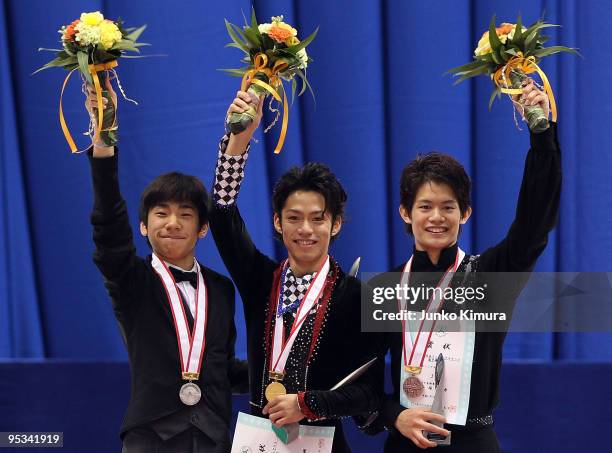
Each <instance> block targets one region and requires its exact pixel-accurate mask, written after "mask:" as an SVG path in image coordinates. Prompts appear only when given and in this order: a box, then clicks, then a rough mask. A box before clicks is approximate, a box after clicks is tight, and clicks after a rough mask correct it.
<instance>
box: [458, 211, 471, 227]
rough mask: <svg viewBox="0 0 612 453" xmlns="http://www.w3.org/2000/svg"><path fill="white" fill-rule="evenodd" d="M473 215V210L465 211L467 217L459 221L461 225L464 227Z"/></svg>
mask: <svg viewBox="0 0 612 453" xmlns="http://www.w3.org/2000/svg"><path fill="white" fill-rule="evenodd" d="M471 215H472V208H471V207H468V208H467V211H465V215H464V216H463V217H461V220H460V221H459V223H461V225H464V224H465V223H466V222H467V221H468V219H469V218H470V216H471Z"/></svg>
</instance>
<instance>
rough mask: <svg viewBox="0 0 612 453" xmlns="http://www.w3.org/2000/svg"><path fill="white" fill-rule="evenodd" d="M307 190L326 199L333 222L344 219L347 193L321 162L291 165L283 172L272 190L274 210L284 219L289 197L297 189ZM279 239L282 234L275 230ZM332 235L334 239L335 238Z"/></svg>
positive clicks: (327, 210)
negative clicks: (282, 213)
mask: <svg viewBox="0 0 612 453" xmlns="http://www.w3.org/2000/svg"><path fill="white" fill-rule="evenodd" d="M297 190H306V191H311V192H317V193H319V194H321V195H322V196H323V198H324V199H325V212H329V213H330V215H331V218H332V224H333V223H334V222H335V221H336V220H337V219H338V218H340V219H341V220H342V219H344V207H345V205H346V199H347V195H346V192H345V190H344V188H343V187H342V184H340V181H338V178H337V177H336V175H334V174H333V173H332V172H331V170H330V169H329V167H328V166H327V165H325V164H321V163H319V162H309V163H307V164H306V165H304V166H302V167H291V168H290V169H289V170H287V172H285V174H283V175H282V176H281V177H280V179H279V180H278V182H277V183H276V185H275V186H274V190H273V191H272V210H273V211H274V214H276V215H278V217H279V218H280V219H282V216H281V212H282V210H283V208H284V207H285V203H286V202H287V198H289V196H290V195H291V194H292V193H293V192H295V191H297ZM275 236H276V238H277V239H281V238H282V236H281V235H280V234H278V232H276V231H275ZM334 238H335V237H334V236H332V240H334Z"/></svg>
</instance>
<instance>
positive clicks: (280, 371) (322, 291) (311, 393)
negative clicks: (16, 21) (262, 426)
mask: <svg viewBox="0 0 612 453" xmlns="http://www.w3.org/2000/svg"><path fill="white" fill-rule="evenodd" d="M257 101H258V100H257V99H256V98H255V99H251V97H250V96H249V94H248V93H246V92H243V91H240V92H238V94H237V97H236V99H234V102H233V103H232V105H231V106H230V108H229V113H232V112H236V113H242V112H243V111H245V110H246V109H247V108H248V106H249V104H250V103H251V102H253V103H256V102H257ZM262 105H263V102H259V103H258V114H257V116H256V118H255V120H254V121H253V123H252V125H251V126H250V127H249V128H248V129H247V130H246V131H244V132H242V133H240V134H237V135H235V134H229V135H226V136H224V137H223V139H222V140H221V143H220V147H219V156H218V162H217V170H216V176H215V185H214V189H213V199H214V204H213V207H212V209H211V218H210V226H211V231H212V233H213V236H214V239H215V242H216V244H217V248H218V249H219V253H220V254H221V257H222V258H223V260H224V262H225V265H226V267H227V268H228V271H229V272H230V275H231V276H232V278H233V280H234V282H235V283H236V287H237V288H238V291H240V294H241V296H242V302H243V305H244V315H245V320H246V324H247V340H248V344H247V348H248V349H247V353H248V357H249V370H250V373H249V378H250V384H251V385H250V390H251V410H252V413H253V415H257V416H268V417H269V419H270V420H271V421H272V422H273V423H274V424H275V425H276V426H277V427H283V426H286V425H290V424H293V423H298V422H299V423H302V424H315V425H321V426H333V427H334V428H335V432H334V439H333V446H332V447H333V449H332V452H333V453H340V452H342V453H346V452H350V447H349V445H348V443H347V441H346V439H345V437H344V434H343V431H342V423H341V422H340V418H341V417H346V416H350V415H355V414H360V413H362V412H367V411H370V410H375V409H376V408H377V407H378V400H379V395H378V394H377V393H376V391H375V389H376V387H375V385H374V384H373V382H372V380H371V378H372V374H371V373H369V372H366V373H365V374H364V375H363V376H362V377H361V378H360V379H358V380H356V381H354V382H351V383H349V384H346V385H344V386H342V387H340V388H338V389H336V390H330V389H331V388H332V387H334V386H335V384H337V383H338V382H339V381H340V380H342V379H343V378H344V377H345V376H347V375H348V374H349V373H351V372H352V371H354V370H355V369H357V368H358V367H360V366H361V365H363V364H365V363H367V362H368V361H369V360H371V359H372V358H373V357H375V356H376V353H377V352H378V349H377V343H376V342H375V341H374V340H375V338H373V337H372V336H370V335H366V334H363V333H362V332H361V322H360V314H361V310H360V308H359V307H360V297H361V290H362V286H361V284H360V282H359V281H358V280H357V279H356V278H354V277H351V276H348V275H346V274H345V273H344V272H343V271H342V269H341V268H340V266H339V265H338V263H337V262H336V261H335V260H334V259H333V258H332V257H331V256H329V245H330V243H331V242H332V241H333V240H334V239H335V238H336V237H337V235H338V233H339V232H340V229H341V227H342V221H343V218H344V206H345V203H346V199H347V196H346V193H345V191H344V189H343V187H342V185H341V184H340V182H339V181H338V179H337V178H336V176H335V175H334V174H333V173H332V172H331V171H330V170H329V168H327V167H326V166H325V165H323V164H320V163H314V162H311V163H308V164H306V165H304V166H303V167H293V168H292V169H290V170H289V171H287V172H286V173H285V174H284V175H283V176H282V177H281V178H280V179H279V181H278V182H277V183H276V185H275V187H274V192H273V195H272V205H273V210H274V230H275V232H276V234H277V237H278V238H279V239H280V240H282V242H283V244H284V246H285V247H286V249H287V255H288V258H287V259H286V260H283V261H282V262H280V263H279V262H277V261H275V260H273V259H270V258H269V257H267V256H266V255H264V254H263V253H261V252H260V251H259V250H258V249H257V248H256V246H255V245H254V244H253V242H252V241H251V238H250V236H249V234H248V231H247V228H246V225H245V224H244V222H243V220H242V217H241V215H240V211H239V209H238V206H237V202H236V200H237V197H238V192H239V189H240V182H241V181H242V179H243V177H244V168H245V165H246V161H247V158H248V153H249V142H250V140H251V137H252V136H253V132H254V131H255V129H256V128H257V126H258V124H259V122H260V120H261V108H262V107H261V106H262ZM376 363H381V364H382V362H381V361H380V359H379V361H378V362H376Z"/></svg>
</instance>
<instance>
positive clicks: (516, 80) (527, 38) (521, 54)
mask: <svg viewBox="0 0 612 453" xmlns="http://www.w3.org/2000/svg"><path fill="white" fill-rule="evenodd" d="M557 26H558V25H555V24H549V23H546V22H544V21H543V20H541V19H540V20H538V21H536V22H535V23H534V24H532V25H531V26H529V27H527V28H526V27H524V26H523V25H522V23H521V18H520V16H519V17H518V20H517V22H516V23H515V24H510V23H502V24H501V26H499V27H495V16H493V18H492V19H491V23H490V25H489V30H488V31H486V32H484V33H483V35H482V37H481V38H480V40H479V41H478V45H477V46H476V49H475V50H474V61H472V62H471V63H468V64H465V65H463V66H458V67H456V68H453V69H451V70H450V71H448V72H449V73H452V74H454V75H455V76H457V77H459V78H458V79H457V81H456V82H455V84H457V83H459V82H462V81H463V80H466V79H469V78H471V77H475V76H478V75H488V76H489V77H490V78H491V80H492V81H493V84H494V90H493V93H492V94H491V98H490V100H489V109H490V108H491V106H492V104H493V101H494V100H495V98H496V97H498V98H499V97H500V96H501V94H502V93H504V94H508V95H510V96H511V95H520V94H522V92H523V91H522V86H523V82H524V80H525V79H526V78H527V77H528V75H529V74H531V73H534V72H537V73H538V75H539V76H540V78H541V79H542V83H543V87H544V90H545V91H546V93H547V94H548V97H549V101H550V110H551V113H552V120H553V121H556V120H557V108H556V103H555V97H554V94H553V92H552V88H551V87H550V83H549V82H548V78H547V77H546V74H545V73H544V71H542V69H541V68H540V67H539V63H540V61H541V59H542V58H544V57H547V56H549V55H553V54H555V53H559V52H570V53H574V54H578V52H577V50H576V49H573V48H570V47H565V46H550V47H545V46H544V44H545V43H546V42H547V41H548V37H547V36H544V35H542V30H543V29H544V28H547V27H557ZM519 102H520V101H519ZM522 107H523V110H524V115H525V119H526V121H527V123H528V124H529V129H531V130H532V131H533V132H541V131H542V130H544V129H546V128H547V127H548V118H546V116H545V115H544V111H543V110H542V108H540V106H538V105H523V106H522Z"/></svg>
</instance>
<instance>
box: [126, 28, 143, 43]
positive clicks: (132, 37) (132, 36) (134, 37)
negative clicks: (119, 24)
mask: <svg viewBox="0 0 612 453" xmlns="http://www.w3.org/2000/svg"><path fill="white" fill-rule="evenodd" d="M146 28H147V25H146V24H145V25H143V26H142V27H139V28H137V29H136V30H134V31H132V32H131V33H129V34H128V35H127V36H124V39H129V40H130V41H134V42H136V41H137V40H138V38H140V35H142V32H143V31H145V29H146Z"/></svg>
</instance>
